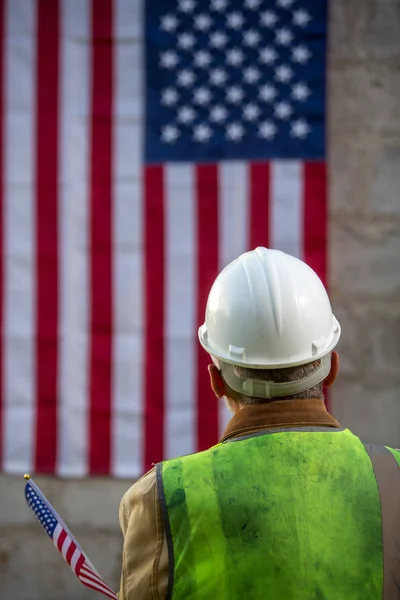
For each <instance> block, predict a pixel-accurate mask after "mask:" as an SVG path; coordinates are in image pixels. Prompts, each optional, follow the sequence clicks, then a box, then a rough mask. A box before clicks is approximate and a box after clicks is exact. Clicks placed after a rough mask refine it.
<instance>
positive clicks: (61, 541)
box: [57, 529, 67, 552]
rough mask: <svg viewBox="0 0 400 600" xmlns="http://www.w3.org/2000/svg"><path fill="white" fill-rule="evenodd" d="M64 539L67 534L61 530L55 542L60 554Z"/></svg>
mask: <svg viewBox="0 0 400 600" xmlns="http://www.w3.org/2000/svg"><path fill="white" fill-rule="evenodd" d="M66 537H67V533H66V531H65V530H64V529H63V530H62V532H61V533H60V535H59V536H58V540H57V548H58V549H59V551H60V552H61V549H62V547H63V543H64V542H65V539H66Z"/></svg>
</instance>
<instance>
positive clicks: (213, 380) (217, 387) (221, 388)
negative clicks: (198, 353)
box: [208, 364, 225, 398]
mask: <svg viewBox="0 0 400 600" xmlns="http://www.w3.org/2000/svg"><path fill="white" fill-rule="evenodd" d="M208 373H209V375H210V384H211V388H212V390H213V392H214V394H215V395H216V396H217V398H222V397H223V396H224V395H225V381H224V380H223V378H222V375H221V371H219V369H217V367H216V366H215V365H214V364H212V365H208Z"/></svg>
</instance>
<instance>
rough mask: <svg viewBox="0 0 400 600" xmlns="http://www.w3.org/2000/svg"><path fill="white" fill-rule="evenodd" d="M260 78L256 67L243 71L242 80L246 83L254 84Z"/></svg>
mask: <svg viewBox="0 0 400 600" xmlns="http://www.w3.org/2000/svg"><path fill="white" fill-rule="evenodd" d="M260 77H261V73H260V71H259V70H258V69H257V67H247V69H245V70H244V71H243V79H244V80H245V81H246V82H247V83H255V82H256V81H258V80H259V79H260Z"/></svg>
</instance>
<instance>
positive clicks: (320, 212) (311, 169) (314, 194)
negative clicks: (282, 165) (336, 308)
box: [303, 162, 328, 285]
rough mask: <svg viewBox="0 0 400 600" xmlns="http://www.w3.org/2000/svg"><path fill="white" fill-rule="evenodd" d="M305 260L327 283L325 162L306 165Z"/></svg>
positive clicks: (325, 283)
mask: <svg viewBox="0 0 400 600" xmlns="http://www.w3.org/2000/svg"><path fill="white" fill-rule="evenodd" d="M303 226H304V260H305V262H306V263H307V264H309V265H310V267H311V268H312V269H314V271H316V273H318V275H319V277H320V278H321V279H322V282H323V283H324V285H327V245H328V242H327V233H328V202H327V176H326V165H325V163H323V162H309V163H305V164H304V224H303Z"/></svg>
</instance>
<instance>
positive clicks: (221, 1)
mask: <svg viewBox="0 0 400 600" xmlns="http://www.w3.org/2000/svg"><path fill="white" fill-rule="evenodd" d="M227 6H228V0H212V3H211V7H212V8H213V9H214V10H216V11H218V12H223V11H224V10H225V8H226V7H227Z"/></svg>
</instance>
